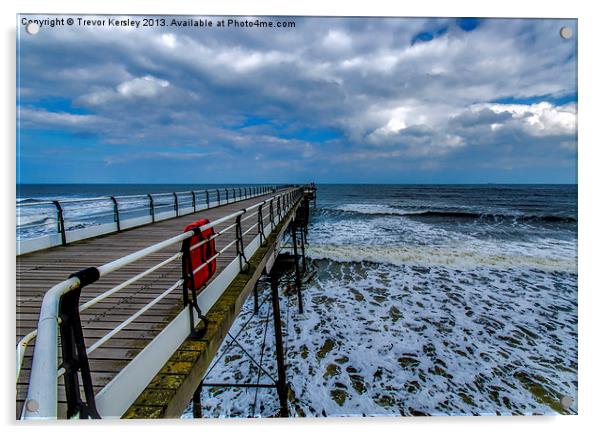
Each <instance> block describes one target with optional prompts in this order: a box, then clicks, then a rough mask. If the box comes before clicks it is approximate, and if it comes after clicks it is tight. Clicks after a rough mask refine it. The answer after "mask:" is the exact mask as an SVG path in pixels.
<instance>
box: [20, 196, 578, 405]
mask: <svg viewBox="0 0 602 434" xmlns="http://www.w3.org/2000/svg"><path fill="white" fill-rule="evenodd" d="M212 187H213V186H212ZM192 188H195V189H202V188H203V186H196V185H195V186H182V185H177V186H158V185H152V186H148V185H138V186H133V185H127V186H118V185H104V186H100V185H94V186H73V185H70V186H21V188H20V189H18V195H19V197H20V198H21V199H24V198H29V197H32V198H34V197H35V198H44V199H48V198H57V197H58V198H65V197H86V196H98V195H109V194H112V195H121V194H139V193H147V192H149V191H152V192H162V191H166V192H170V191H183V190H189V189H192ZM80 211H81V212H84V211H85V210H80ZM577 225H578V214H577V187H576V186H574V185H318V202H317V207H316V209H315V210H313V214H312V221H311V226H310V230H309V240H308V241H309V246H308V248H307V253H308V256H309V258H310V265H311V267H312V268H313V269H314V270H315V271H316V276H315V278H314V279H313V280H312V281H311V282H310V284H309V285H308V286H307V287H306V288H305V290H304V299H305V303H306V313H305V315H304V316H299V315H295V314H294V306H293V309H292V310H291V309H289V305H291V303H292V304H293V305H294V297H286V296H283V297H285V298H286V300H284V304H283V305H284V306H286V315H285V316H284V318H283V320H284V323H285V325H286V330H285V341H286V347H287V369H288V371H287V374H288V379H289V381H290V384H291V387H292V392H291V396H292V397H293V404H292V407H293V411H294V412H295V413H296V414H299V415H307V416H332V415H408V414H436V415H455V414H480V415H487V414H556V413H559V412H561V413H563V412H568V413H575V412H577V402H576V398H577ZM251 302H252V301H250V302H249V303H251ZM246 308H249V309H250V308H251V306H247V307H246ZM268 317H269V315H268ZM261 318H262V317H261V315H260V316H259V317H258V319H257V320H254V321H255V322H253V321H252V322H251V324H250V325H251V327H250V329H249V331H248V332H244V333H242V334H241V335H240V337H239V341H240V342H241V343H243V344H244V345H246V348H247V351H250V352H251V353H252V354H254V355H256V356H259V355H258V354H255V352H256V351H259V348H260V347H261V343H260V339H261V336H262V331H263V330H265V329H264V323H263V322H262V320H261ZM239 326H240V324H235V326H234V328H233V331H234V332H236V330H237V328H238V327H239ZM266 327H268V328H269V324H267V325H266ZM268 334H269V333H268ZM272 350H273V347H272ZM266 358H267V359H269V360H271V359H270V358H269V357H267V356H266ZM224 360H226V361H227V362H226V363H225V364H224V365H223V366H218V367H216V368H215V369H214V371H213V374H214V375H215V378H213V379H214V380H217V381H228V380H234V379H235V380H237V381H244V380H245V376H246V375H251V374H253V372H252V364H249V361H248V359H246V358H244V357H231V358H228V357H226V358H225V359H224ZM270 363H271V362H269V361H268V362H267V366H268V368H270ZM271 368H272V369H273V368H274V366H271ZM272 372H273V371H272ZM248 380H250V379H248ZM254 393H255V392H254V391H252V390H241V389H227V390H224V389H222V390H219V391H217V392H216V391H215V390H206V391H204V395H203V405H204V413H205V414H206V415H208V416H241V415H242V416H245V415H263V416H269V415H273V414H275V413H276V411H277V399H275V397H274V396H273V395H274V392H273V390H269V389H265V390H261V391H260V392H259V395H258V397H257V396H256V395H254ZM564 396H567V397H570V398H572V399H573V400H574V401H573V403H572V405H571V406H570V408H568V409H566V408H564V407H562V405H561V404H560V399H561V398H562V397H564ZM257 401H259V402H260V405H257V406H252V405H251V404H252V403H253V402H257ZM250 408H254V409H255V412H254V413H253V414H250V413H249V411H250V410H249V409H250ZM186 415H188V413H187V414H185V415H184V416H186Z"/></svg>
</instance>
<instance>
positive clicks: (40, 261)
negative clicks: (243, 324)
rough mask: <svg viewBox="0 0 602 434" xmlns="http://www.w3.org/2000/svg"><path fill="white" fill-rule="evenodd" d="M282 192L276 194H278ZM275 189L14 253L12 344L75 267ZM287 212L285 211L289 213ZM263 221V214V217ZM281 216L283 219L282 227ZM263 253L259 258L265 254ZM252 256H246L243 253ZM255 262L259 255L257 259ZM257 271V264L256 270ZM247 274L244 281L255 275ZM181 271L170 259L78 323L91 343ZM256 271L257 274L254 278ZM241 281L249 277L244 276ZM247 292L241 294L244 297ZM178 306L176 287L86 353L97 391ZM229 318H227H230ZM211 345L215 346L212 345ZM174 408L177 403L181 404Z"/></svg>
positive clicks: (127, 271) (20, 392)
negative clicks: (15, 325)
mask: <svg viewBox="0 0 602 434" xmlns="http://www.w3.org/2000/svg"><path fill="white" fill-rule="evenodd" d="M282 192H283V190H280V191H279V192H278V193H282ZM273 196H274V194H273V193H270V194H267V195H263V196H258V197H254V198H251V199H247V200H244V201H239V202H235V203H231V204H227V205H222V206H219V207H216V208H211V209H207V210H203V211H200V212H197V213H194V214H189V215H186V216H182V217H177V218H173V219H170V220H164V221H160V222H156V223H153V224H148V225H146V226H141V227H137V228H133V229H130V230H124V231H122V232H116V233H111V234H107V235H103V236H99V237H96V238H91V239H86V240H82V241H78V242H75V243H72V244H68V245H66V246H58V247H53V248H50V249H47V250H42V251H38V252H33V253H29V254H26V255H22V256H18V257H17V260H16V262H17V292H16V305H17V306H16V309H17V329H16V337H17V342H18V341H19V340H20V339H21V338H22V337H23V336H25V335H26V334H27V333H29V332H31V331H32V330H34V329H35V328H36V327H37V321H38V317H39V311H40V306H41V302H42V299H43V297H44V294H45V293H46V291H47V290H48V289H49V288H50V287H52V286H53V285H55V284H57V283H59V282H61V281H63V280H65V279H66V278H68V277H69V275H70V274H71V273H73V272H76V271H79V270H81V269H84V268H87V267H91V266H99V265H102V264H104V263H107V262H110V261H112V260H115V259H118V258H121V257H123V256H125V255H127V254H130V253H133V252H135V251H138V250H140V249H143V248H145V247H148V246H150V245H152V244H155V243H157V242H160V241H163V240H165V239H167V238H170V237H172V236H175V235H178V234H180V233H182V231H183V228H184V227H185V226H186V225H187V224H188V223H191V222H193V221H196V220H198V219H200V218H207V219H209V220H210V221H215V220H217V219H219V218H221V217H224V216H227V215H229V214H232V213H233V212H235V211H237V210H240V209H242V208H246V207H248V206H250V205H253V204H255V203H258V202H260V201H261V200H265V199H269V198H271V197H273ZM289 218H290V217H289ZM264 219H266V220H265V221H267V216H264ZM254 223H256V220H254V219H250V220H248V221H246V222H243V223H242V225H243V231H244V230H245V229H247V228H249V227H251V226H252V225H253V224H254ZM283 223H285V222H282V223H281V225H279V226H282V225H283ZM230 224H231V222H228V223H224V224H223V225H220V226H217V227H216V228H215V229H216V231H219V230H221V229H223V228H224V227H226V226H228V225H230ZM256 236H257V232H256V231H251V232H250V233H249V234H247V235H245V237H244V240H245V244H246V243H248V242H249V241H251V240H252V239H253V238H255V237H256ZM234 239H235V234H234V231H228V232H226V233H225V234H224V236H221V237H218V238H217V239H216V248H217V250H220V249H221V248H222V247H224V246H225V245H227V244H228V243H230V242H232V241H233V240H234ZM178 251H179V246H177V245H174V246H170V247H168V248H166V249H164V250H162V251H160V252H158V253H155V254H152V255H150V256H148V257H146V258H144V259H143V260H140V261H136V262H135V263H133V264H131V265H128V266H126V267H124V268H122V269H120V270H118V271H116V272H114V273H112V274H110V275H109V276H107V277H106V278H103V279H100V280H99V281H97V282H95V283H93V284H91V285H89V286H86V287H85V288H84V289H83V290H82V293H81V299H80V302H81V303H85V302H86V301H88V300H91V299H92V298H94V297H95V296H97V295H99V294H101V293H103V292H105V291H107V290H108V289H111V288H112V287H114V286H116V285H117V284H120V283H122V282H124V281H125V280H127V279H128V278H130V277H132V276H134V275H136V274H137V273H140V272H141V271H144V270H145V269H148V268H149V267H151V266H153V265H155V264H157V263H159V262H160V261H162V260H164V259H166V258H168V257H170V256H172V255H173V254H175V253H177V252H178ZM263 253H264V257H263V258H260V259H264V261H263V262H265V253H266V252H263ZM235 257H236V251H235V250H230V251H227V252H226V253H225V254H224V255H222V256H220V257H218V258H217V271H216V273H215V276H214V278H215V277H217V276H218V275H219V273H220V271H221V270H223V269H224V267H225V266H226V265H228V264H229V263H230V262H231V261H232V260H233V259H234V258H235ZM249 259H251V258H249ZM256 262H257V260H256ZM259 271H261V270H259ZM255 274H256V273H252V276H251V277H250V278H249V279H253V278H255V277H254V276H255ZM180 276H181V261H179V260H178V261H174V262H173V263H172V264H169V265H168V266H166V267H165V268H164V269H161V271H160V272H158V273H153V274H151V275H149V276H147V277H145V278H143V279H142V280H140V281H138V282H136V283H135V284H132V285H131V286H129V287H127V288H125V289H123V290H121V291H119V292H117V293H115V294H114V295H112V296H110V297H109V298H107V299H105V300H104V301H101V302H99V303H98V304H96V305H94V306H93V307H91V308H89V309H87V310H86V311H84V312H82V313H81V322H82V328H83V332H84V337H85V340H86V345H87V346H88V347H89V346H90V345H92V344H93V343H94V342H95V341H96V340H98V339H99V338H101V337H102V336H104V335H105V334H106V333H107V332H108V331H110V330H112V329H113V328H115V327H116V326H117V325H118V324H119V323H121V322H122V321H124V320H126V319H127V318H128V317H130V315H132V314H133V313H135V312H136V311H137V310H138V309H140V308H141V307H143V306H144V305H145V304H147V303H148V302H150V301H152V300H153V299H155V298H156V297H157V296H158V295H160V294H161V293H162V292H163V291H164V290H165V289H166V287H168V286H169V285H172V284H173V283H174V282H175V281H176V280H177V279H178V278H179V277H180ZM257 277H258V276H257ZM249 279H247V280H249ZM245 297H246V295H245ZM182 308H183V302H182V292H181V291H174V292H172V293H171V294H169V295H168V296H166V297H165V298H164V299H162V300H161V301H160V302H158V303H157V304H156V305H155V306H154V307H153V308H152V309H150V310H149V311H147V312H146V313H144V314H143V315H142V316H140V317H139V318H137V319H136V320H135V321H134V322H132V323H131V324H130V325H128V326H127V327H126V328H125V329H124V330H122V331H120V332H119V333H118V334H117V335H116V336H115V337H113V338H112V339H110V340H109V341H107V342H106V343H105V344H104V345H103V346H101V347H100V348H98V349H97V350H96V351H94V352H93V353H92V354H90V357H89V362H90V368H91V371H92V381H93V385H94V390H95V393H97V392H98V391H99V390H100V389H102V388H103V387H104V386H105V385H106V384H107V383H109V382H110V381H111V379H113V378H114V377H115V375H117V374H118V373H119V372H120V371H121V370H122V369H123V367H124V366H126V365H127V364H128V363H129V362H130V361H131V360H132V359H133V358H134V357H135V356H136V355H137V354H138V353H139V352H140V351H141V350H142V349H143V348H144V347H145V346H146V345H147V344H148V343H149V342H150V341H151V340H152V339H153V338H154V337H156V336H157V335H158V334H159V332H160V331H161V330H162V329H163V327H164V326H165V325H166V324H168V323H169V322H170V321H171V320H172V319H173V318H174V317H175V316H176V315H177V314H178V313H179V312H180V311H181V310H182ZM232 320H233V318H230V319H229V323H230V324H231V321H232ZM34 347H35V341H34V342H32V344H31V345H30V347H28V349H27V352H26V353H25V359H24V363H23V367H22V369H21V374H20V376H19V379H18V381H17V397H16V401H17V406H16V407H17V408H16V411H17V417H19V415H20V413H21V409H22V406H23V402H24V400H25V396H26V393H27V385H28V380H29V375H30V370H31V363H32V353H33V348H34ZM215 349H216V350H217V348H215ZM62 384H63V383H62V379H61V380H59V415H62V417H64V415H65V411H66V400H65V395H64V391H63V388H62ZM179 408H180V407H178V409H179ZM132 416H134V417H136V416H138V417H140V416H142V417H144V415H143V414H130V417H132Z"/></svg>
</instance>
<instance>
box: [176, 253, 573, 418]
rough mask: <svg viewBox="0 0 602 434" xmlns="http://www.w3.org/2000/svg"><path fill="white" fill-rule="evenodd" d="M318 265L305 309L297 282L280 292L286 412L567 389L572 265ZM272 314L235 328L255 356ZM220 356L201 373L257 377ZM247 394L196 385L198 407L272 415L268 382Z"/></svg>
mask: <svg viewBox="0 0 602 434" xmlns="http://www.w3.org/2000/svg"><path fill="white" fill-rule="evenodd" d="M315 264H316V265H317V267H318V270H319V272H318V276H317V279H316V280H315V281H314V282H313V284H312V285H310V286H308V287H307V288H306V289H305V290H304V293H303V294H304V300H305V315H304V316H298V315H296V314H295V313H294V312H295V309H296V303H295V300H296V298H295V296H294V292H293V295H291V296H288V297H286V296H281V305H282V306H283V308H282V312H283V321H284V323H285V333H284V336H285V337H284V339H285V345H286V347H287V376H288V377H287V378H288V381H289V382H290V384H291V388H292V396H294V399H293V401H292V403H291V408H292V410H293V413H294V414H297V415H300V414H304V415H306V416H352V415H400V414H404V415H408V414H419V413H424V414H432V415H450V414H481V415H487V414H555V413H556V412H557V411H559V410H560V409H561V407H560V406H559V404H558V402H559V401H558V400H559V398H560V397H561V396H563V395H568V396H571V397H574V398H576V392H577V375H576V369H577V352H576V344H577V317H576V314H577V311H576V276H575V275H573V274H568V273H558V272H554V273H548V272H541V271H540V272H533V271H524V270H516V269H509V270H495V269H488V268H485V267H481V268H479V269H476V270H470V271H467V270H464V271H463V270H454V269H451V268H448V267H440V266H431V267H429V268H428V269H427V268H424V267H413V266H407V265H404V266H395V265H383V264H367V263H363V264H357V263H356V264H352V263H336V262H331V261H317V262H315ZM264 291H265V289H264ZM265 294H266V292H264V295H265ZM251 309H252V300H249V301H248V302H247V304H246V306H245V310H246V311H247V312H249V311H250V310H251ZM269 315H270V312H269V311H268V308H267V306H264V308H263V310H262V311H261V315H260V316H259V318H257V319H256V320H254V321H251V327H250V329H249V330H248V331H247V332H243V333H242V334H241V336H239V338H237V339H238V340H239V342H241V343H242V344H243V345H244V346H245V349H246V350H247V351H250V352H251V354H252V355H253V356H254V357H255V358H256V359H259V357H260V351H261V342H262V336H263V331H264V328H263V327H264V325H265V322H264V319H265V318H266V317H269ZM246 319H247V317H246V316H244V317H242V318H239V319H238V320H237V321H236V324H235V326H234V328H233V334H235V333H236V332H237V331H238V329H239V327H240V326H241V324H242V323H243V322H244V321H246ZM272 333H273V331H272V329H271V325H269V326H268V332H267V336H268V340H267V342H268V346H267V351H266V353H265V354H264V362H266V369H268V371H269V372H271V373H272V375H275V364H274V355H273V351H274V346H273V338H272ZM221 351H223V348H222V349H221V350H220V352H221ZM228 356H229V358H227V359H222V361H221V362H220V363H218V364H217V366H216V368H215V369H214V370H213V371H212V373H211V374H210V377H209V381H224V382H228V381H255V380H256V378H257V377H256V375H257V374H256V373H257V371H256V369H255V368H254V367H253V364H252V363H250V361H249V360H248V359H247V358H246V357H245V356H244V354H243V353H242V352H241V351H240V350H239V349H236V348H235V349H233V350H231V351H230V352H229V353H228ZM224 360H226V363H224ZM263 381H264V382H265V381H267V378H266V377H265V376H264V377H263ZM254 399H255V391H254V390H253V389H236V388H234V389H221V390H220V389H205V390H204V392H203V399H202V402H203V405H204V409H203V410H204V414H205V415H206V416H212V417H228V416H253V415H254V416H272V415H274V414H276V412H277V409H278V400H277V397H276V394H275V392H274V391H273V390H269V389H262V390H260V391H259V392H258V398H257V402H258V405H257V406H256V407H255V409H256V410H255V412H254V413H251V412H250V410H251V408H252V407H253V405H252V404H253V401H254ZM576 409H577V403H576V402H575V404H573V406H572V407H571V409H570V410H569V411H571V412H575V411H576ZM189 416H190V412H188V413H186V414H185V415H184V417H189Z"/></svg>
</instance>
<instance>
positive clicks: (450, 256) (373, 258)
mask: <svg viewBox="0 0 602 434" xmlns="http://www.w3.org/2000/svg"><path fill="white" fill-rule="evenodd" d="M512 247H513V246H507V247H506V248H505V249H503V250H502V249H496V248H495V246H494V245H487V246H484V245H478V246H415V245H413V246H379V245H369V246H361V245H335V244H309V245H308V246H307V248H306V253H307V255H308V256H309V257H310V258H312V259H328V260H331V261H335V262H372V263H381V264H392V265H407V264H412V265H422V266H446V267H451V268H455V269H473V268H476V267H492V268H504V269H508V268H523V269H537V270H542V271H564V272H569V273H577V259H576V252H575V255H574V256H571V255H570V252H564V254H563V255H562V256H554V255H551V254H549V253H550V252H546V250H545V249H544V250H542V251H539V252H537V251H531V250H524V246H514V247H516V248H512ZM521 250H523V251H522V252H521Z"/></svg>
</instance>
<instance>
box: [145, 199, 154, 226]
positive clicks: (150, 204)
mask: <svg viewBox="0 0 602 434" xmlns="http://www.w3.org/2000/svg"><path fill="white" fill-rule="evenodd" d="M147 196H148V200H149V209H150V215H151V220H152V222H153V223H154V222H155V201H154V200H153V196H152V195H151V194H150V193H149V194H147Z"/></svg>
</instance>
